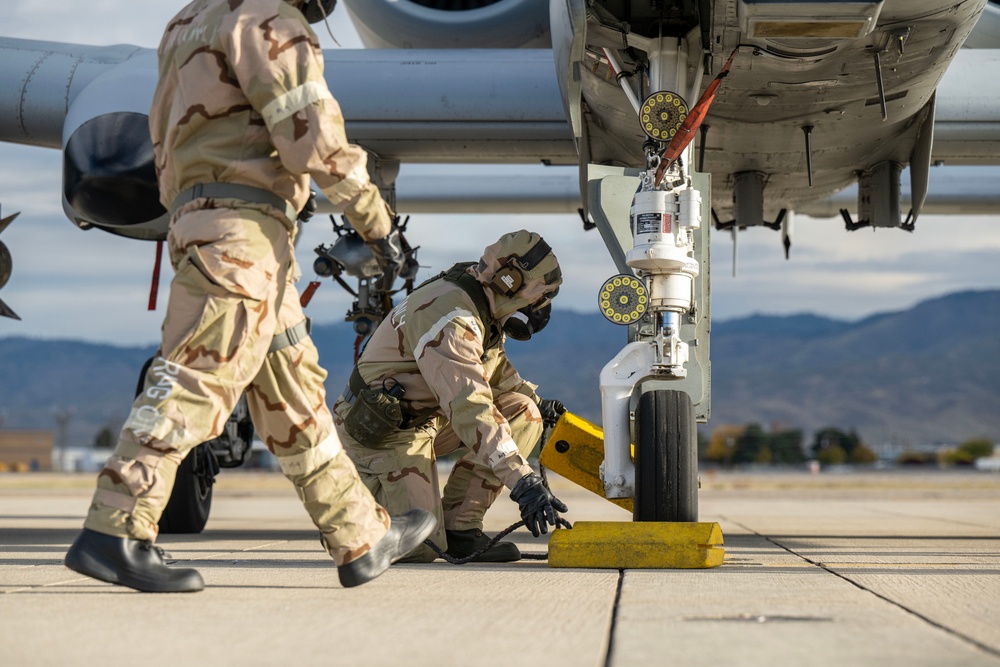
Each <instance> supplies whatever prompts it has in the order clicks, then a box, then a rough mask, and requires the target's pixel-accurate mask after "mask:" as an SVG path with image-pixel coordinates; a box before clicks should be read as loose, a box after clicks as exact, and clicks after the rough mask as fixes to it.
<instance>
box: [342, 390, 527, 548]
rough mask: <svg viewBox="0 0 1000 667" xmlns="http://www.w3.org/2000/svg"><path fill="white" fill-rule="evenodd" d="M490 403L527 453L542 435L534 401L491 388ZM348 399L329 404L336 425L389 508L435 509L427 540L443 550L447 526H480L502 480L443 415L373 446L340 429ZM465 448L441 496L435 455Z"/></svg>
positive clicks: (372, 487) (366, 478)
mask: <svg viewBox="0 0 1000 667" xmlns="http://www.w3.org/2000/svg"><path fill="white" fill-rule="evenodd" d="M493 403H494V405H495V406H496V408H497V410H498V411H499V412H500V414H502V415H503V416H504V417H505V418H506V419H507V422H508V423H509V424H510V430H511V436H512V438H513V439H514V442H515V443H516V444H517V448H518V451H520V452H521V455H522V456H524V457H525V458H527V457H528V454H530V453H531V450H532V449H534V447H535V445H536V444H537V443H538V439H539V438H540V437H541V435H542V429H543V422H542V416H541V414H540V413H539V411H538V406H537V405H536V404H535V402H534V401H533V400H532V399H531V398H528V397H527V396H525V395H523V394H518V393H515V392H497V393H494V396H493ZM350 407H351V406H350V405H349V404H348V403H347V402H346V401H344V398H343V396H341V397H340V398H339V399H338V400H337V402H336V404H334V407H333V410H334V414H335V416H336V425H337V431H338V433H340V439H341V441H342V442H343V443H344V447H345V449H346V450H347V453H348V455H349V456H350V457H351V459H352V460H353V461H354V465H355V466H356V467H357V469H358V473H359V474H360V475H361V480H362V481H363V482H364V483H365V485H366V486H367V487H368V489H369V490H370V491H371V492H372V495H374V496H375V499H376V500H377V501H378V502H379V503H380V504H382V505H383V506H385V507H386V509H388V510H389V512H390V513H392V514H396V513H398V512H406V511H407V510H410V509H412V508H416V507H419V508H422V509H425V510H428V511H430V512H433V513H434V516H435V518H436V519H437V532H435V533H434V534H432V535H431V537H430V540H431V541H432V542H434V544H435V545H437V546H438V548H440V549H442V550H446V549H447V548H448V541H447V539H446V536H445V530H466V529H469V528H478V529H480V530H482V528H483V517H484V516H485V515H486V510H488V509H489V508H490V506H491V505H492V504H493V501H495V500H496V499H497V497H498V496H499V495H500V493H501V492H502V491H503V490H504V485H503V484H502V483H501V482H500V480H499V478H497V476H496V475H495V474H494V473H493V470H492V469H490V468H489V467H488V466H486V465H484V464H482V463H480V462H479V459H478V457H477V456H476V455H475V453H474V452H473V451H472V449H471V448H469V447H468V446H466V445H465V444H464V443H463V442H462V441H461V440H460V439H459V438H458V436H457V435H456V434H455V431H454V430H453V429H452V428H451V426H450V424H449V422H448V421H447V420H446V419H445V418H444V417H437V418H434V419H431V420H430V421H428V422H427V423H425V424H422V425H421V426H419V427H418V428H411V429H400V430H397V431H395V432H394V433H392V434H390V435H389V436H388V437H387V438H385V440H383V441H382V442H381V443H380V446H379V447H377V448H370V447H364V446H362V445H361V444H360V443H358V441H357V440H355V439H354V438H352V437H351V436H350V434H348V433H347V432H346V431H345V430H344V417H345V415H346V414H347V411H348V410H349V409H350ZM459 447H462V448H464V449H465V450H467V451H466V453H465V454H464V455H463V456H462V457H461V458H460V459H459V460H458V461H457V462H456V463H455V466H454V468H453V469H452V471H451V474H450V475H449V476H448V481H447V483H446V484H445V486H444V494H443V497H442V492H441V486H440V482H439V480H438V473H437V465H436V459H437V457H438V456H444V455H446V454H451V453H452V452H454V451H456V450H457V449H459ZM435 558H437V555H436V554H435V553H434V552H433V551H432V550H431V549H430V548H428V547H426V546H422V547H420V548H419V549H417V550H416V551H414V552H413V553H411V554H410V555H409V556H407V557H406V559H405V560H406V561H409V562H429V561H432V560H434V559H435Z"/></svg>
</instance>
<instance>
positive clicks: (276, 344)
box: [267, 317, 312, 354]
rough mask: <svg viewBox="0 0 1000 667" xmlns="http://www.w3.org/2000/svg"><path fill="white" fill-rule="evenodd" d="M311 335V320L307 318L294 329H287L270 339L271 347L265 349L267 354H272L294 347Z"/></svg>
mask: <svg viewBox="0 0 1000 667" xmlns="http://www.w3.org/2000/svg"><path fill="white" fill-rule="evenodd" d="M310 333H312V320H310V319H309V318H308V317H307V318H306V319H304V320H302V321H301V322H299V323H298V324H296V325H295V326H294V327H289V328H287V329H285V330H284V331H282V332H281V333H280V334H278V335H277V336H275V337H274V338H272V339H271V347H269V348H268V349H267V353H268V354H274V353H275V352H277V351H278V350H283V349H285V348H286V347H291V346H292V345H296V344H298V343H299V341H303V340H305V339H306V338H308V337H309V334H310Z"/></svg>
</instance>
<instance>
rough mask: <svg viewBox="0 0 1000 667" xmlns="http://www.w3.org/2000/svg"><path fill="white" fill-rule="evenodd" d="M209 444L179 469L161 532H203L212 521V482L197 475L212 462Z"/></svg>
mask: <svg viewBox="0 0 1000 667" xmlns="http://www.w3.org/2000/svg"><path fill="white" fill-rule="evenodd" d="M152 365H153V357H150V358H149V359H147V360H146V363H145V364H144V365H143V367H142V370H141V371H140V372H139V381H138V383H137V384H136V387H135V395H136V396H138V395H139V392H140V391H142V389H143V386H144V383H145V378H146V372H147V371H149V367H150V366H152ZM207 447H208V445H206V444H201V445H198V446H197V447H195V448H194V449H192V450H191V451H190V452H188V455H187V456H186V457H184V460H183V461H181V464H180V466H178V468H177V477H176V478H175V479H174V488H173V490H171V492H170V498H169V500H167V506H166V507H165V508H164V509H163V514H161V515H160V522H159V527H160V532H161V533H170V534H182V533H200V532H201V531H202V530H204V529H205V524H206V523H208V514H209V512H210V511H211V509H212V484H211V483H210V482H206V481H205V479H206V478H205V476H204V475H200V474H197V472H198V467H200V466H205V465H210V464H209V463H208V461H207V457H209V456H211V452H209V451H203V450H207Z"/></svg>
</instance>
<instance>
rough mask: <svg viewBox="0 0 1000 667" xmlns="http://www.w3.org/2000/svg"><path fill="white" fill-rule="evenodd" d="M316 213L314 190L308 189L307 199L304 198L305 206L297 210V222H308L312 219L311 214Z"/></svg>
mask: <svg viewBox="0 0 1000 667" xmlns="http://www.w3.org/2000/svg"><path fill="white" fill-rule="evenodd" d="M315 213H316V191H315V190H310V191H309V199H307V200H306V204H305V206H303V207H302V210H301V211H299V222H309V221H310V220H312V217H313V215H315Z"/></svg>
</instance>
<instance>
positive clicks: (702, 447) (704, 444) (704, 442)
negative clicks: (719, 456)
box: [698, 429, 708, 460]
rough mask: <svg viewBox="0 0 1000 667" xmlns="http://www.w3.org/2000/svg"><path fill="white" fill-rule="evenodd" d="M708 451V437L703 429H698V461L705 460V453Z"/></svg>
mask: <svg viewBox="0 0 1000 667" xmlns="http://www.w3.org/2000/svg"><path fill="white" fill-rule="evenodd" d="M707 451H708V436H707V435H705V432H704V431H702V430H701V429H698V460H702V459H704V458H705V452H707Z"/></svg>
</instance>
